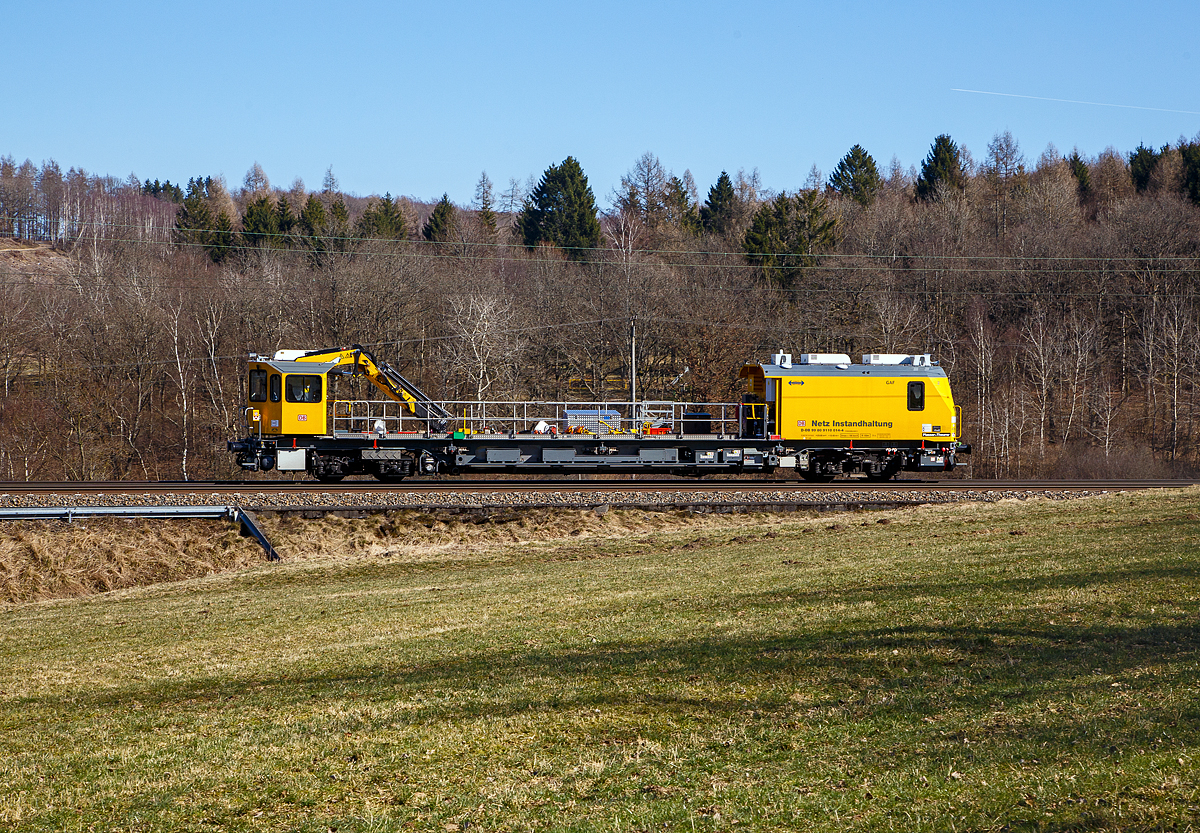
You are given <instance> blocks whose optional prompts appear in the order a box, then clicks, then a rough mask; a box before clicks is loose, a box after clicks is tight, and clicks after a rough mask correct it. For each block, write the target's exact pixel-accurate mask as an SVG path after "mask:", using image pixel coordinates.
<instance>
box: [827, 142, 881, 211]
mask: <svg viewBox="0 0 1200 833" xmlns="http://www.w3.org/2000/svg"><path fill="white" fill-rule="evenodd" d="M881 182H882V179H881V178H880V176H879V168H878V167H876V165H875V160H874V159H873V158H871V154H869V153H867V151H866V150H865V149H864V148H863V146H862V145H855V146H854V147H852V148H850V151H849V153H847V154H846V155H845V156H843V157H842V161H841V162H838V166H837V167H836V168H834V170H833V173H832V174H831V175H830V176H829V187H830V188H832V189H833V190H834V191H837V192H838V193H839V194H841V195H843V196H846V197H849V198H850V199H852V200H854V201H855V202H856V203H858V204H859V205H861V206H863V207H864V208H868V207H870V205H871V204H872V203H873V202H875V196H876V194H878V193H879V186H880V183H881Z"/></svg>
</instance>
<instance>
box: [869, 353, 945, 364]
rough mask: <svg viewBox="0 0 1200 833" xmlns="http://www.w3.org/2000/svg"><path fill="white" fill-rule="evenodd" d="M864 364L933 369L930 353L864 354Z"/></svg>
mask: <svg viewBox="0 0 1200 833" xmlns="http://www.w3.org/2000/svg"><path fill="white" fill-rule="evenodd" d="M862 363H863V364H911V365H913V366H914V367H932V366H933V356H932V354H930V353H864V354H863V362H862Z"/></svg>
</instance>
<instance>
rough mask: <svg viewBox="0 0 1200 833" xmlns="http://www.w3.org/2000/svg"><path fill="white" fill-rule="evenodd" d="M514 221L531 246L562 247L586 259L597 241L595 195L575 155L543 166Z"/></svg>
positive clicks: (523, 239)
mask: <svg viewBox="0 0 1200 833" xmlns="http://www.w3.org/2000/svg"><path fill="white" fill-rule="evenodd" d="M517 222H518V228H519V230H520V234H521V239H522V241H523V242H524V243H525V245H526V246H528V247H529V248H531V249H532V248H536V247H537V246H540V245H544V244H549V245H552V246H558V247H559V248H560V249H564V250H565V251H566V254H567V257H569V258H571V259H572V260H585V259H586V258H587V255H588V250H589V249H594V248H595V247H596V246H598V245H600V220H599V218H598V217H597V216H596V198H595V196H594V195H593V194H592V189H591V188H590V187H589V186H588V181H587V177H586V176H585V175H584V173H583V168H582V167H580V165H579V163H578V162H577V161H575V158H574V157H572V156H568V157H567V158H566V159H564V160H563V161H562V164H561V165H551V166H550V167H549V168H547V169H546V173H545V174H543V175H542V180H541V182H539V183H538V184H537V187H536V188H534V189H533V193H532V194H530V195H529V197H528V198H527V199H526V200H525V205H524V207H523V208H522V209H521V216H520V217H519V218H518V221H517Z"/></svg>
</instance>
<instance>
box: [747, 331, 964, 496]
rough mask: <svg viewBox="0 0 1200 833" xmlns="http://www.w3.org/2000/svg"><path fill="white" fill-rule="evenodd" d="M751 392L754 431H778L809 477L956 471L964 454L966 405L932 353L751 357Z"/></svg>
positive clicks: (785, 453)
mask: <svg viewBox="0 0 1200 833" xmlns="http://www.w3.org/2000/svg"><path fill="white" fill-rule="evenodd" d="M740 375H741V378H744V379H747V380H748V386H749V391H748V393H747V394H746V395H745V396H744V397H743V407H744V408H745V424H744V427H743V432H744V433H745V434H746V435H748V436H761V437H766V438H772V439H777V440H779V441H780V443H781V445H782V446H783V449H782V450H781V452H780V455H779V456H780V466H781V467H783V468H789V467H794V468H795V470H796V471H797V472H798V473H799V474H800V475H801V476H802V477H804V478H805V479H808V480H830V479H832V478H833V477H834V476H835V475H838V474H848V473H853V472H862V473H863V474H865V475H866V476H867V477H868V478H869V479H878V480H882V479H888V478H891V477H893V476H895V475H896V474H897V473H898V472H900V471H950V470H952V469H953V468H954V467H955V465H956V464H957V463H958V460H957V456H958V455H959V454H968V453H970V450H971V449H970V446H969V445H966V444H964V443H962V442H960V433H959V431H960V424H961V413H960V409H959V408H958V407H957V406H956V405H955V404H954V397H953V395H952V394H951V391H950V382H949V380H948V379H947V378H946V371H945V370H943V369H942V368H941V367H939V366H938V365H937V363H936V362H934V361H933V359H932V357H931V356H930V355H929V354H927V353H925V354H908V353H899V354H897V353H884V354H881V353H871V354H867V355H864V356H863V361H862V364H852V363H851V361H850V357H849V356H848V355H846V354H844V353H805V354H801V355H800V356H799V357H798V359H797V360H795V361H793V358H792V356H791V355H790V354H787V353H783V352H780V353H777V354H776V355H775V356H774V357H773V359H772V361H771V362H769V363H760V364H747V365H746V366H745V367H743V368H742V372H741V374H740Z"/></svg>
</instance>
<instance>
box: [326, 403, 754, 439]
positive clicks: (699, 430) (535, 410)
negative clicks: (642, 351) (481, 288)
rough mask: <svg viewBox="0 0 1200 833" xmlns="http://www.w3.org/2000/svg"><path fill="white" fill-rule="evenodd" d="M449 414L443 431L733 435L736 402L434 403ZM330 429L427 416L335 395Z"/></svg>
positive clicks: (396, 423) (373, 429) (407, 426)
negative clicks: (336, 397) (452, 417)
mask: <svg viewBox="0 0 1200 833" xmlns="http://www.w3.org/2000/svg"><path fill="white" fill-rule="evenodd" d="M439 404H440V405H441V406H442V407H443V408H445V409H446V410H447V411H449V412H450V413H451V414H453V415H454V423H453V424H452V425H451V426H450V427H449V428H448V429H447V430H448V431H455V432H462V433H463V434H596V435H605V436H611V435H614V434H640V435H654V434H717V435H725V436H738V435H739V433H740V431H741V426H740V424H739V420H740V418H741V409H742V408H744V407H746V406H743V405H739V404H738V403H735V402H666V401H661V402H660V401H644V402H603V401H602V402H516V401H508V402H505V401H499V402H476V401H449V402H440V403H439ZM332 424H333V432H334V433H335V434H347V433H361V434H381V435H382V434H403V433H417V434H423V433H428V428H427V425H426V421H425V420H423V419H420V418H418V417H416V416H413V415H412V414H411V413H409V411H408V410H407V408H405V407H404V406H403V405H402V404H401V403H399V402H390V401H375V400H366V399H338V400H335V401H334V402H333V423H332Z"/></svg>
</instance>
